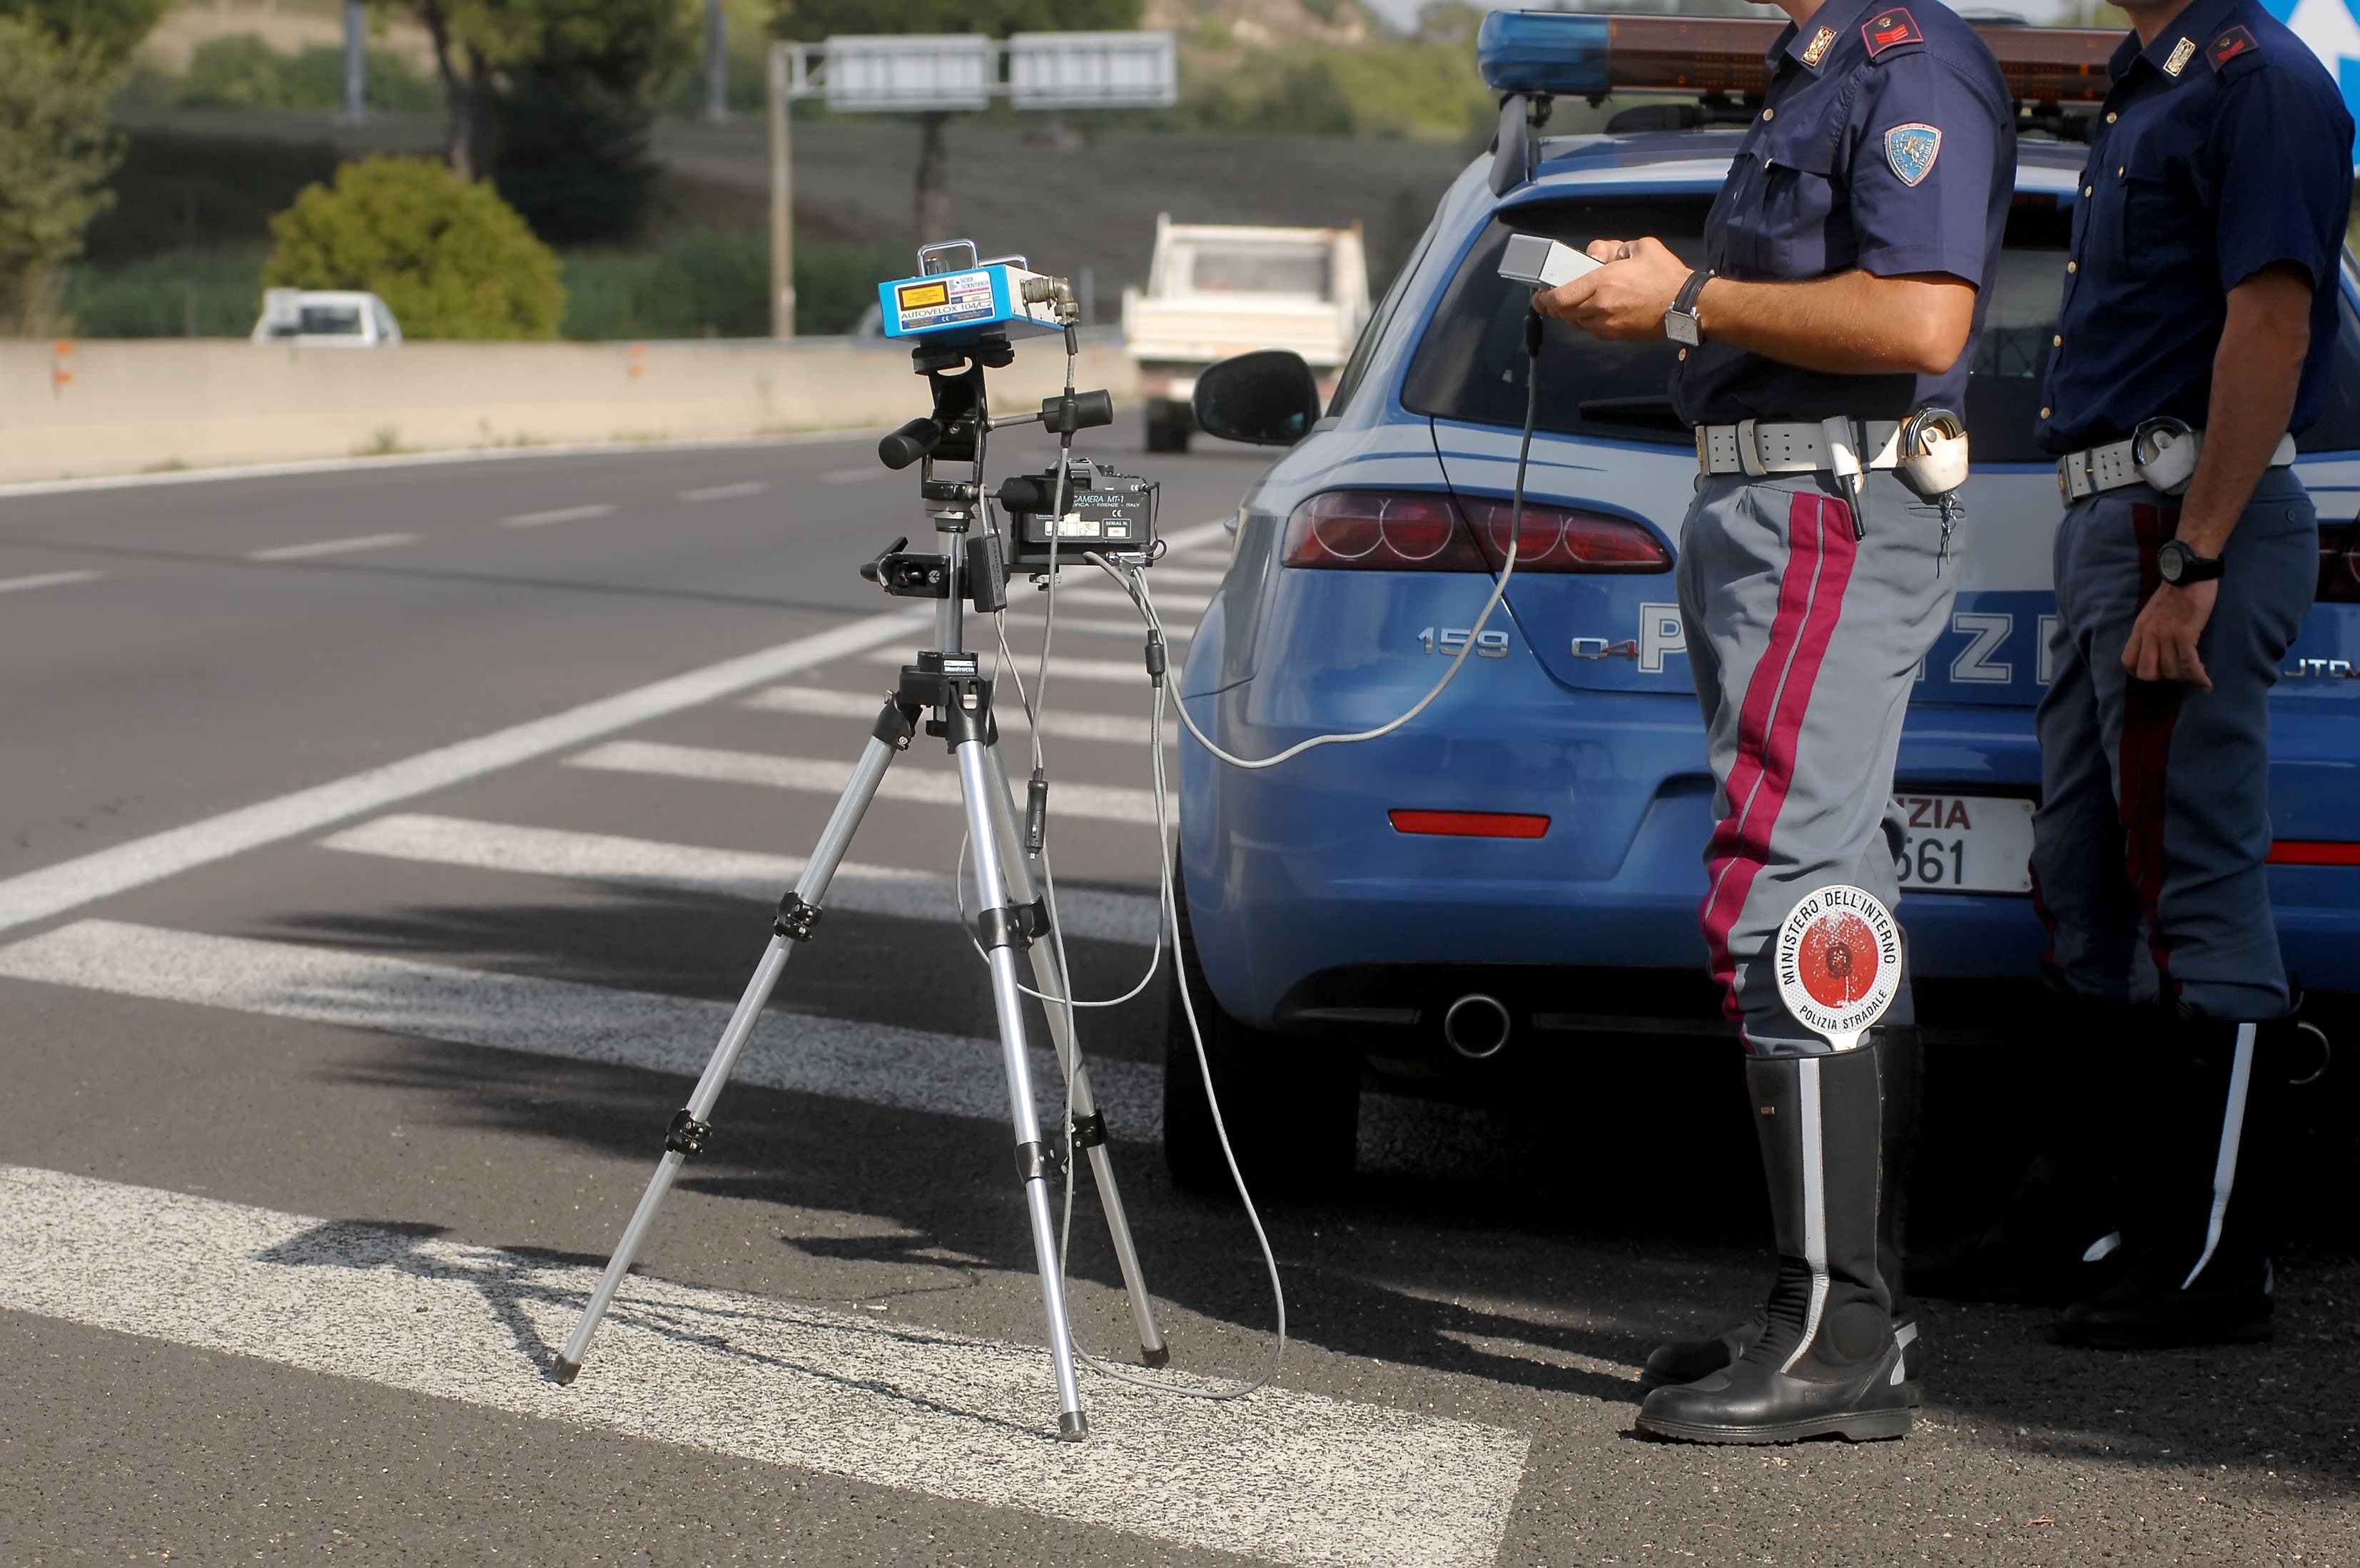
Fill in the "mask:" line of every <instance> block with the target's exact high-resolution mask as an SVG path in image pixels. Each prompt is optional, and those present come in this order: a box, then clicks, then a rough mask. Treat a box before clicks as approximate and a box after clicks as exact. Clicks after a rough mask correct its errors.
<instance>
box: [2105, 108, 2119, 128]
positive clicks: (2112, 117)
mask: <svg viewBox="0 0 2360 1568" xmlns="http://www.w3.org/2000/svg"><path fill="white" fill-rule="evenodd" d="M2121 118H2122V116H2121V115H2118V114H2116V113H2114V111H2113V110H2112V109H2109V110H2107V111H2106V124H2108V125H2110V126H2111V125H2113V124H2114V122H2115V121H2116V120H2119V119H2121Z"/></svg>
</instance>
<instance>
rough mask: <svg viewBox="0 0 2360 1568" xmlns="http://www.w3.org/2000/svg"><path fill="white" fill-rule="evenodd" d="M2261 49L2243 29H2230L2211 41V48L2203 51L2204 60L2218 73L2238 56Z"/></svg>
mask: <svg viewBox="0 0 2360 1568" xmlns="http://www.w3.org/2000/svg"><path fill="white" fill-rule="evenodd" d="M2261 47H2262V46H2261V45H2260V44H2259V43H2256V41H2255V40H2254V35H2253V34H2251V33H2249V32H2247V31H2246V30H2245V28H2243V27H2231V28H2230V29H2229V30H2228V31H2227V32H2225V33H2223V34H2222V35H2221V36H2220V37H2219V38H2214V39H2213V40H2212V48H2210V49H2206V50H2205V51H2204V58H2205V59H2207V60H2211V61H2212V69H2213V70H2215V71H2218V70H2220V69H2221V68H2222V67H2223V66H2224V65H2226V64H2228V63H2229V62H2230V61H2231V60H2234V59H2236V58H2237V57H2238V56H2239V55H2241V54H2248V53H2251V52H2252V51H2253V50H2255V49H2259V48H2261Z"/></svg>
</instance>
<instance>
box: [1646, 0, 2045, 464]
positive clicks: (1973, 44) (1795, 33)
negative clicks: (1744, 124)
mask: <svg viewBox="0 0 2360 1568" xmlns="http://www.w3.org/2000/svg"><path fill="white" fill-rule="evenodd" d="M1766 63H1767V64H1768V66H1769V68H1770V85H1769V89H1768V91H1767V93H1765V97H1764V102H1763V105H1762V113H1761V114H1760V115H1757V116H1756V117H1755V119H1754V124H1753V126H1752V127H1751V128H1749V129H1748V130H1747V132H1746V134H1745V137H1744V139H1743V141H1742V142H1740V143H1739V145H1738V148H1737V157H1736V161H1735V163H1734V165H1733V166H1732V168H1731V170H1730V174H1729V181H1728V182H1727V183H1726V184H1725V185H1723V186H1722V187H1721V195H1720V197H1719V199H1717V200H1716V201H1715V202H1714V203H1713V206H1712V212H1711V214H1710V217H1708V218H1707V219H1706V222H1705V264H1706V265H1707V266H1708V267H1710V268H1711V269H1713V270H1714V271H1715V272H1716V273H1718V274H1719V275H1720V276H1721V277H1724V278H1730V279H1734V280H1739V281H1743V282H1762V281H1791V282H1803V281H1808V280H1811V279H1815V278H1824V277H1828V276H1830V275H1832V274H1835V273H1840V272H1848V271H1852V270H1853V269H1860V270H1863V271H1867V272H1871V273H1874V274H1875V275H1876V276H1878V277H1882V278H1891V277H1898V276H1902V275H1905V274H1913V273H1935V274H1943V275H1947V276H1949V277H1952V278H1956V279H1959V280H1962V281H1965V282H1968V283H1971V284H1973V285H1974V286H1975V288H1976V302H1975V332H1976V334H1980V333H1981V331H1982V328H1983V302H1984V299H1983V297H1984V295H1985V294H1986V293H1987V292H1988V285H1989V283H1990V280H1991V278H1992V276H1993V274H1994V270H1995V269H1997V267H1998V265H1999V249H2000V238H2001V235H2002V232H2003V230H2004V228H2005V224H2006V219H2007V208H2008V203H2009V201H2010V199H2011V197H2012V196H2013V194H2014V191H2015V182H2016V109H2015V105H2014V103H2013V101H2012V100H2011V98H2010V96H2009V93H2008V89H2007V84H2006V82H2005V79H2004V78H2003V77H2002V76H2001V74H2000V70H1999V65H1998V62H1997V61H1995V60H1993V59H1992V55H1991V50H1989V49H1986V48H1984V47H1983V40H1982V39H1981V38H1977V37H1976V36H1975V34H1974V30H1973V29H1972V28H1971V27H1968V26H1967V24H1966V23H1964V22H1963V21H1961V20H1960V19H1959V17H1958V16H1957V15H1956V14H1955V13H1954V12H1952V11H1950V9H1949V8H1948V7H1947V6H1944V5H1939V4H1938V3H1937V0H1911V3H1910V4H1909V5H1906V6H1903V5H1874V4H1863V3H1862V0H1827V3H1826V4H1825V5H1822V6H1821V7H1820V8H1819V13H1818V14H1817V15H1816V16H1813V17H1812V18H1811V22H1810V25H1809V26H1808V27H1802V28H1797V27H1791V26H1790V27H1787V28H1786V31H1785V32H1784V33H1782V34H1781V35H1780V36H1779V38H1778V42H1777V43H1776V44H1775V46H1774V47H1773V48H1772V49H1771V51H1770V54H1769V56H1768V60H1767V61H1766ZM1704 324H1705V342H1704V343H1703V344H1702V345H1699V346H1698V347H1695V348H1691V349H1689V350H1688V351H1687V352H1686V353H1685V354H1684V355H1683V356H1682V357H1681V360H1680V363H1679V365H1678V366H1677V368H1676V369H1675V370H1674V372H1673V377H1672V403H1673V406H1674V408H1675V409H1677V411H1678V412H1679V414H1680V416H1681V417H1682V418H1683V419H1685V420H1687V421H1688V422H1689V423H1691V424H1723V423H1729V422H1734V421H1737V420H1741V419H1797V420H1821V419H1827V418H1829V417H1830V416H1833V415H1837V414H1844V415H1850V416H1852V417H1854V418H1859V419H1899V418H1902V417H1905V416H1907V415H1908V414H1910V413H1913V412H1915V411H1917V410H1918V409H1921V408H1928V407H1941V408H1950V409H1960V408H1961V407H1962V404H1963V400H1964V399H1965V397H1966V382H1967V362H1968V360H1969V359H1971V358H1972V343H1973V338H1972V336H1971V337H1970V339H1969V350H1968V352H1967V353H1966V354H1964V355H1961V356H1960V360H1959V363H1958V364H1956V365H1954V366H1952V367H1950V369H1949V370H1947V371H1945V372H1944V373H1943V374H1941V375H1939V376H1916V375H1908V374H1896V375H1872V376H1842V375H1831V374H1829V373H1827V372H1823V371H1817V370H1805V369H1801V368H1798V367H1795V366H1792V365H1786V364H1782V363H1780V362H1779V361H1777V360H1774V359H1769V358H1766V357H1765V356H1761V355H1758V354H1749V353H1747V352H1745V351H1744V350H1743V349H1739V348H1735V347H1732V346H1731V345H1728V344H1723V343H1716V342H1714V341H1713V340H1712V321H1711V318H1710V315H1708V316H1707V317H1706V319H1705V323H1704Z"/></svg>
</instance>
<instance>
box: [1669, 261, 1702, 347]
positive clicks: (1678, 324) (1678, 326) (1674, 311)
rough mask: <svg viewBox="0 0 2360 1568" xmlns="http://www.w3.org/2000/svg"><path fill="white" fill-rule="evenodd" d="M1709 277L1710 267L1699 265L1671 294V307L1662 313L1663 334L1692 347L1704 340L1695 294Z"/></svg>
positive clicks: (1675, 341)
mask: <svg viewBox="0 0 2360 1568" xmlns="http://www.w3.org/2000/svg"><path fill="white" fill-rule="evenodd" d="M1711 277H1712V271H1711V269H1710V268H1703V267H1699V268H1698V269H1696V270H1695V271H1693V272H1691V273H1689V274H1688V281H1687V282H1685V283H1683V284H1681V285H1680V291H1679V292H1678V293H1677V295H1675V296H1673V299H1672V308H1671V309H1670V310H1667V311H1666V312H1665V313H1664V335H1665V336H1666V337H1668V338H1670V339H1671V340H1672V341H1673V342H1674V343H1684V344H1687V345H1688V346H1689V347H1690V348H1694V347H1695V346H1696V345H1698V344H1699V343H1702V342H1703V341H1704V323H1703V322H1701V321H1699V320H1698V319H1697V296H1698V295H1699V294H1701V293H1703V292H1704V286H1705V284H1706V283H1707V282H1708V281H1709V280H1710V279H1711Z"/></svg>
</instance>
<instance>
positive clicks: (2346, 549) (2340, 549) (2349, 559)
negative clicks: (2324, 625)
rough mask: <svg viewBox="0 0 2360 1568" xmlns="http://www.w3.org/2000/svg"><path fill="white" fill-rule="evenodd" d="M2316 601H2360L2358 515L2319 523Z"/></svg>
mask: <svg viewBox="0 0 2360 1568" xmlns="http://www.w3.org/2000/svg"><path fill="white" fill-rule="evenodd" d="M2319 602H2320V603H2322V604H2360V518H2355V519H2354V520H2353V521H2350V522H2334V523H2322V524H2321V525H2320V530H2319Z"/></svg>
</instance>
